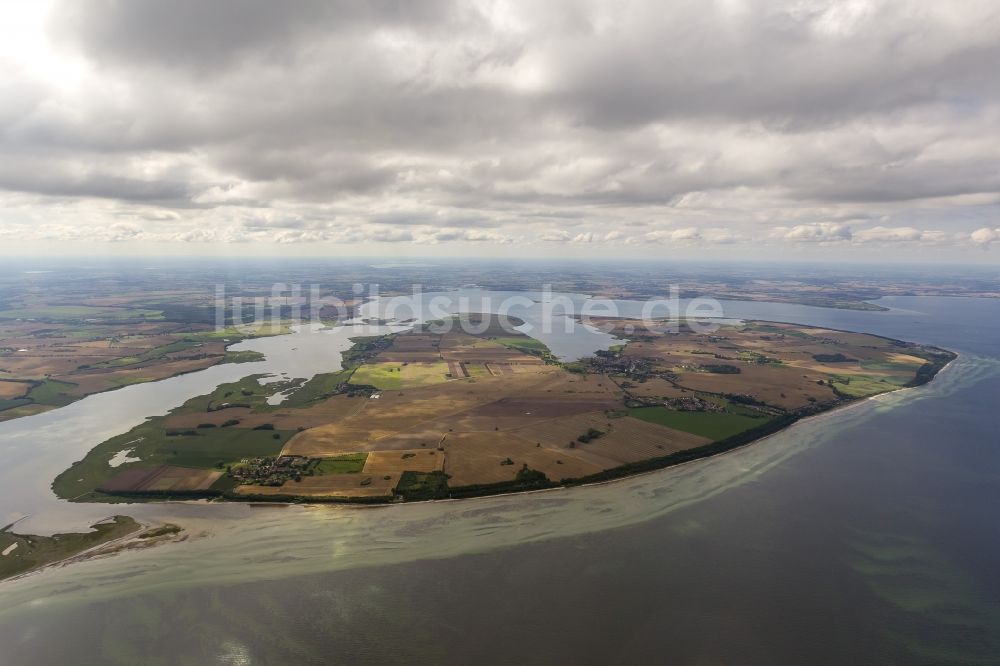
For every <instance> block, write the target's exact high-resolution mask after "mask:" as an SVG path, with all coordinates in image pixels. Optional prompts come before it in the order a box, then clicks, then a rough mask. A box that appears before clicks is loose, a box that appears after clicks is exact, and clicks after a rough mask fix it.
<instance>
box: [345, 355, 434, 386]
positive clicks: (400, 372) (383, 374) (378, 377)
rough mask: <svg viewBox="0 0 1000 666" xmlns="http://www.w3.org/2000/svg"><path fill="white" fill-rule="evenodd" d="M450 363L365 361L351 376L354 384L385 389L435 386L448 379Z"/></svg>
mask: <svg viewBox="0 0 1000 666" xmlns="http://www.w3.org/2000/svg"><path fill="white" fill-rule="evenodd" d="M447 374H448V364H447V363H445V362H444V361H438V362H435V363H409V364H406V365H404V364H402V363H365V364H364V365H361V366H358V368H357V369H356V370H355V371H354V374H353V375H352V376H351V383H352V384H360V385H369V386H374V387H376V388H380V389H382V390H385V391H395V390H399V389H408V388H417V387H420V386H433V385H434V384H441V383H443V382H446V381H448V377H447Z"/></svg>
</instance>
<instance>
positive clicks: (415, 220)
mask: <svg viewBox="0 0 1000 666" xmlns="http://www.w3.org/2000/svg"><path fill="white" fill-rule="evenodd" d="M501 10H503V12H506V13H503V12H501ZM945 13H946V14H947V16H945ZM946 18H947V20H945V19H946ZM51 31H52V32H51V34H52V35H53V36H54V37H55V38H56V39H57V40H58V41H59V45H60V46H59V53H60V54H62V55H63V56H64V57H67V58H73V57H81V58H83V59H84V65H83V66H82V67H83V70H84V74H83V77H84V78H83V82H84V83H83V85H82V86H81V88H80V90H79V91H76V92H74V91H73V89H72V87H71V86H62V85H53V84H51V82H50V81H48V82H47V81H46V80H45V78H44V77H40V78H39V79H38V80H33V79H32V78H31V76H30V74H31V72H30V71H25V72H12V73H11V76H5V77H3V79H0V157H2V158H3V160H2V162H3V166H2V167H0V189H5V190H8V191H17V192H27V193H32V194H33V195H38V196H40V197H46V196H47V197H52V198H53V200H55V199H60V200H62V199H65V198H70V199H73V198H76V199H80V200H84V199H87V198H101V199H107V200H112V201H115V200H119V201H120V202H122V205H123V206H124V205H126V204H127V203H128V202H139V203H149V204H151V205H152V204H156V205H159V206H165V207H167V208H176V209H178V210H180V209H192V208H203V209H205V210H206V212H205V213H204V217H203V218H202V219H205V220H211V221H212V223H213V224H224V225H225V229H227V230H228V231H227V232H226V233H227V234H229V235H228V236H224V238H228V239H243V238H244V237H245V236H246V235H249V237H251V238H253V237H256V236H255V234H261V237H264V235H265V234H274V233H281V232H282V231H284V232H286V234H285V236H284V237H283V238H284V239H285V240H287V241H288V242H291V241H298V242H309V241H315V240H317V239H324V238H325V239H328V240H331V241H335V242H341V241H343V242H368V241H372V242H378V241H380V240H398V241H400V242H435V241H437V242H460V241H462V242H464V241H470V242H471V241H474V240H476V241H478V240H489V239H492V240H494V241H496V242H502V240H503V239H508V238H515V237H517V238H520V237H529V238H539V237H541V238H548V239H551V240H552V241H553V242H559V241H573V240H574V239H579V241H577V242H585V241H587V240H589V241H590V242H592V243H596V242H598V240H600V239H606V238H607V236H606V234H607V233H608V232H609V231H611V230H613V229H623V230H629V231H634V232H635V234H636V235H645V234H653V236H651V238H656V239H660V240H664V241H665V242H676V241H684V242H687V241H689V240H692V239H701V241H705V242H726V241H727V240H729V239H739V238H743V237H749V236H752V235H753V233H756V232H759V231H760V230H771V229H774V228H775V227H780V228H782V229H783V230H784V231H783V232H781V233H776V232H773V233H772V232H771V231H766V233H768V234H770V235H769V238H772V239H774V240H781V241H783V242H784V241H787V242H807V241H813V242H817V243H842V244H849V243H847V242H848V241H850V242H851V243H853V240H863V239H864V238H865V237H864V236H862V237H858V238H854V239H853V240H852V238H851V237H850V236H849V235H845V233H846V234H850V231H851V228H850V226H849V225H852V224H854V225H858V226H859V227H860V226H861V225H863V224H865V223H869V222H871V223H874V221H878V224H879V225H881V226H883V227H885V228H886V229H905V228H912V229H915V230H917V232H921V233H922V232H923V231H924V230H927V229H931V230H933V229H938V230H940V229H942V228H943V227H948V225H956V224H958V223H957V222H955V221H954V220H955V219H956V218H957V217H960V216H956V215H954V214H953V212H954V211H956V210H958V211H966V212H967V216H966V217H964V218H962V219H963V221H962V222H961V224H962V225H964V226H963V227H962V229H961V232H962V233H964V234H965V235H966V237H968V234H970V233H972V232H973V230H974V229H976V228H977V227H981V228H984V229H994V228H995V226H996V224H995V221H993V220H990V219H986V218H987V217H988V215H989V208H988V205H989V204H976V205H971V204H967V203H962V201H964V199H962V198H963V197H966V198H968V197H974V196H980V195H982V196H988V195H998V194H1000V167H998V162H997V159H996V157H995V149H993V148H992V145H993V144H995V143H997V142H998V141H1000V79H998V78H997V77H996V76H995V74H994V64H993V63H994V62H996V61H1000V10H998V9H997V8H996V6H995V5H994V4H993V3H990V2H978V1H974V0H970V1H969V2H963V3H961V5H960V6H959V5H950V6H948V7H945V6H944V5H928V4H926V3H922V2H916V1H915V0H914V1H912V2H908V1H901V2H897V3H884V4H878V3H876V4H869V3H846V4H845V3H831V2H825V1H823V0H810V1H808V2H788V3H775V2H765V1H763V0H761V1H750V2H745V3H704V2H695V1H694V0H690V1H683V2H672V3H669V4H668V5H664V4H663V3H656V2H636V3H628V4H627V5H618V4H610V3H603V2H587V3H577V2H551V3H527V2H524V3H518V2H515V3H510V4H506V5H502V6H501V5H493V4H489V3H485V4H476V5H469V4H465V3H450V2H444V1H441V2H413V3H410V2H390V1H385V2H371V3H353V2H336V3H325V2H301V3H294V4H292V5H285V4H281V3H276V2H264V1H263V0H251V1H247V2H237V1H235V0H224V1H222V2H218V3H202V2H194V0H183V1H181V2H175V3H154V2H152V1H147V0H134V1H130V2H111V1H110V0H99V1H98V2H94V3H86V4H83V3H76V2H68V1H67V2H63V3H61V4H59V5H58V6H57V8H56V10H55V11H54V12H53V18H52V28H51ZM8 196H9V195H8ZM931 199H934V200H942V201H943V200H947V203H940V201H938V202H937V203H935V204H934V205H933V206H932V205H931V204H929V203H927V202H928V200H931ZM334 218H335V219H337V221H338V224H339V223H340V222H345V223H350V225H353V226H352V227H351V228H350V229H348V228H346V227H345V228H341V229H340V230H339V231H337V233H333V232H332V231H331V230H330V229H328V228H327V227H325V226H324V225H326V224H328V223H329V220H331V219H334ZM980 218H982V219H980ZM134 219H137V220H141V219H142V218H141V216H138V215H137V216H136V217H135V218H134ZM153 222H155V220H153V221H151V222H150V223H153ZM824 225H827V226H824ZM829 225H840V226H839V227H838V229H839V231H837V230H835V229H834V227H831V226H829ZM569 229H572V233H570V232H569ZM713 230H714V231H713ZM844 230H847V231H846V232H845V231H844ZM465 232H468V233H465ZM488 232H495V233H488ZM241 234H243V235H241ZM435 234H437V236H435ZM879 234H881V236H880V235H879ZM905 235H906V233H904V232H900V231H892V232H889V231H885V232H879V233H878V234H876V233H874V232H873V234H872V235H871V237H872V238H873V239H878V238H882V237H884V238H887V239H889V238H897V237H902V236H905ZM985 236H986V234H985V232H984V233H983V234H980V237H985ZM211 237H219V238H223V236H219V235H216V236H213V235H212V234H207V233H203V232H201V231H199V233H193V234H192V235H191V238H211ZM268 237H269V238H270V237H272V236H268ZM382 237H384V238H382ZM629 237H633V234H631V233H630V235H629ZM636 237H638V236H636ZM446 238H447V239H448V240H447V241H446V240H445V239H446ZM921 238H922V239H923V237H922V236H921ZM987 244H988V243H987Z"/></svg>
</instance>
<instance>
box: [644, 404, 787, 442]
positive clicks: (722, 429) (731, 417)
mask: <svg viewBox="0 0 1000 666" xmlns="http://www.w3.org/2000/svg"><path fill="white" fill-rule="evenodd" d="M741 411H742V410H741ZM628 413H629V416H634V417H635V418H637V419H642V420H643V421H648V422H649V423H655V424H657V425H663V426H667V427H668V428H674V429H676V430H683V431H684V432H689V433H691V434H692V435H700V436H702V437H708V438H709V439H712V440H720V439H725V438H726V437H731V436H733V435H736V434H738V433H741V432H743V431H744V430H749V429H750V428H755V427H757V426H760V425H764V424H765V423H767V421H768V420H769V419H768V418H766V417H764V416H759V417H754V416H749V415H747V413H746V412H744V413H741V414H734V413H730V412H678V411H674V410H672V409H667V408H666V407H634V408H632V409H629V410H628Z"/></svg>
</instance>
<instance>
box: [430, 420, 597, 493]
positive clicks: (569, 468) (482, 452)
mask: <svg viewBox="0 0 1000 666" xmlns="http://www.w3.org/2000/svg"><path fill="white" fill-rule="evenodd" d="M444 448H445V454H446V457H445V464H444V471H445V473H446V474H448V475H449V476H450V477H451V478H450V479H448V485H449V486H451V487H458V486H468V485H473V484H478V483H498V482H501V481H512V480H513V479H514V477H515V476H516V475H517V472H518V470H520V469H521V467H522V466H523V465H524V464H527V465H528V467H529V468H530V469H535V470H538V471H540V472H544V473H545V475H546V476H548V477H549V478H550V479H554V480H556V481H558V480H560V479H565V478H572V477H580V476H586V475H588V474H593V473H595V472H599V471H600V470H601V469H603V468H602V467H601V466H599V465H596V464H594V463H592V462H590V461H587V460H583V459H581V458H580V457H578V456H576V455H575V454H574V452H572V451H558V450H553V449H547V448H544V447H539V446H537V445H536V444H534V443H533V442H529V441H527V440H525V439H523V438H521V437H517V436H513V435H511V434H510V433H498V432H486V433H457V434H449V435H448V437H446V438H445V441H444ZM508 458H509V459H510V460H511V461H512V462H513V464H512V465H503V464H501V463H502V462H504V461H505V460H506V459H508Z"/></svg>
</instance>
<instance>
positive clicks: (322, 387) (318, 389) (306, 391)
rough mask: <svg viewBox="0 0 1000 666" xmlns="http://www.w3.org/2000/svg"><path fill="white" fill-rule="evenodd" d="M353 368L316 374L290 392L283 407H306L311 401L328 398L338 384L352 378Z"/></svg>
mask: <svg viewBox="0 0 1000 666" xmlns="http://www.w3.org/2000/svg"><path fill="white" fill-rule="evenodd" d="M353 372H354V370H353V369H350V370H341V371H340V372H329V373H325V374H322V375H315V376H314V377H313V378H312V379H310V380H309V381H307V382H305V383H304V384H302V386H300V387H299V388H297V389H295V391H294V392H292V393H291V394H289V396H288V397H287V398H285V401H284V402H282V403H281V405H280V406H281V407H304V406H306V405H308V404H309V403H311V402H314V401H316V400H320V399H323V398H327V397H329V396H330V395H332V394H333V392H334V391H335V390H336V389H337V386H338V385H340V384H343V383H344V382H346V381H349V380H350V379H351V374H352V373H353Z"/></svg>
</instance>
